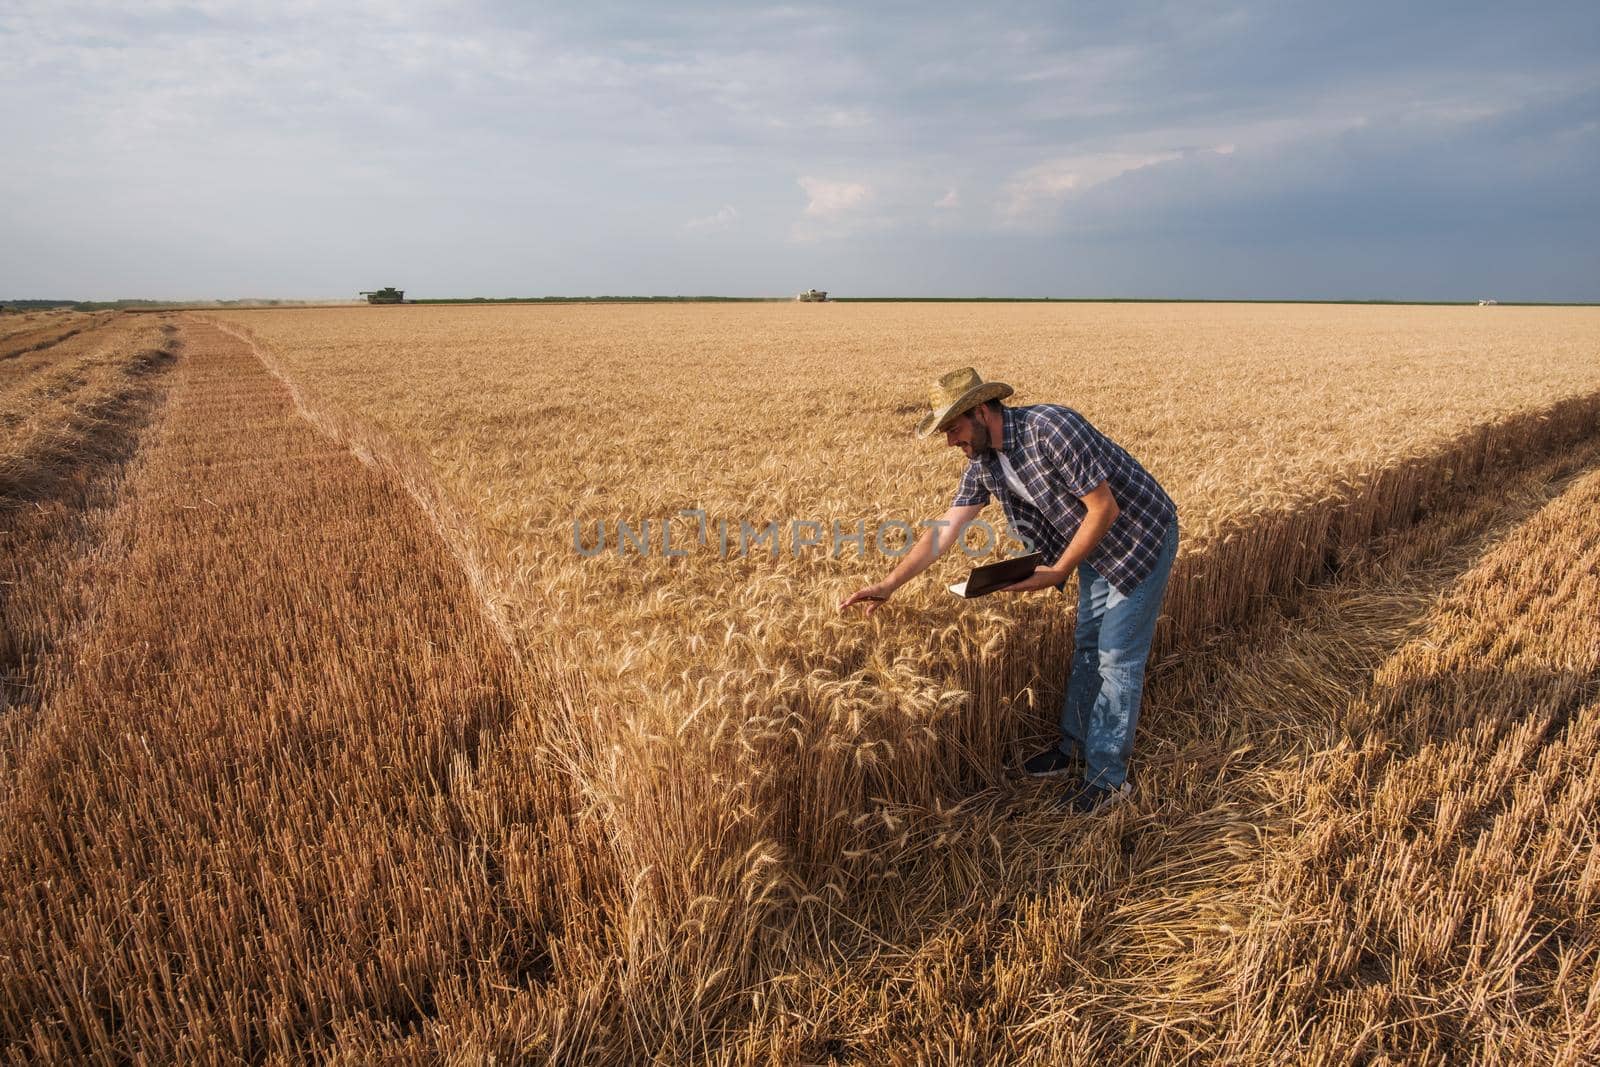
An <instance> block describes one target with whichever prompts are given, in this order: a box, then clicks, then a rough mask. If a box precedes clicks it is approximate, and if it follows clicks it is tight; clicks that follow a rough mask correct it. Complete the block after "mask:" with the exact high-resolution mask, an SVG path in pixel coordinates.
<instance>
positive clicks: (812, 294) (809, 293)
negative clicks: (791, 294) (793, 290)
mask: <svg viewBox="0 0 1600 1067" xmlns="http://www.w3.org/2000/svg"><path fill="white" fill-rule="evenodd" d="M795 299H796V300H798V301H800V302H801V303H802V304H825V303H827V302H828V291H827V290H826V289H807V290H806V291H805V292H803V293H801V294H800V295H799V296H797V297H795Z"/></svg>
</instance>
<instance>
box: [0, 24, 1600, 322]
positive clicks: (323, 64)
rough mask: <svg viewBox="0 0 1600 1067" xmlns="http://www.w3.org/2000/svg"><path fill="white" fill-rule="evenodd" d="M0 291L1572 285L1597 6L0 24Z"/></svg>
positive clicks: (1581, 276)
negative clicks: (384, 288)
mask: <svg viewBox="0 0 1600 1067" xmlns="http://www.w3.org/2000/svg"><path fill="white" fill-rule="evenodd" d="M0 149H3V151H0V157H3V165H0V297H78V298H113V297H158V298H201V297H224V298H226V297H243V296H278V297H346V296H353V295H354V294H355V291H356V290H358V289H365V288H371V287H374V286H378V285H397V286H401V287H403V288H405V289H407V290H408V291H409V292H410V293H411V294H412V295H416V296H430V295H431V296H472V295H484V296H510V295H544V294H602V293H656V294H677V293H721V294H729V295H781V294H786V293H792V292H794V291H796V290H798V289H802V288H806V287H808V286H817V287H821V288H826V289H830V290H833V291H834V292H836V293H839V294H841V295H890V296H899V295H990V296H1001V295H1013V296H1079V297H1083V296H1171V297H1195V298H1232V297H1260V298H1323V299H1342V298H1358V299H1360V298H1403V299H1476V298H1479V297H1488V296H1492V297H1497V298H1499V299H1502V300H1509V299H1528V300H1587V301H1593V300H1600V4H1597V3H1595V2H1594V0H1581V2H1577V3H1571V4H1560V3H1542V4H1534V5H1516V4H1508V3H1503V2H1502V3H1495V4H1480V3H1473V2H1470V0H1466V2H1454V3H1422V2H1412V3H1406V4H1392V3H1381V4H1380V3H1366V2H1363V0H1344V2H1340V3H1328V2H1327V0H1317V2H1312V3H1300V2H1290V0H1284V2H1262V3H1253V2H1243V3H1210V2H1207V0H1184V2H1175V3H1169V4H1167V3H1118V4H1109V3H1107V4H1064V3H1041V4H1001V5H998V6H993V5H987V4H977V3H971V2H967V3H957V4H943V3H933V2H928V0H919V2H917V3H909V4H882V3H874V4H852V5H841V6H781V7H769V8H754V7H749V6H746V5H742V4H725V5H718V4H683V5H674V4H666V5H663V4H659V3H652V4H646V3H629V4H624V3H610V2H607V0H589V2H585V3H582V4H571V5H551V6H546V5H540V4H530V3H477V2H463V3H454V4H416V3H407V2H403V0H381V2H376V3H369V2H367V0H346V2H341V3H328V2H320V3H306V2H300V0H277V2H275V3H272V4H249V5H238V4H232V3H224V2H205V3H164V2H157V0H152V2H147V3H125V4H98V3H74V2H71V0H51V2H48V3H42V2H41V3H35V2H32V0H0Z"/></svg>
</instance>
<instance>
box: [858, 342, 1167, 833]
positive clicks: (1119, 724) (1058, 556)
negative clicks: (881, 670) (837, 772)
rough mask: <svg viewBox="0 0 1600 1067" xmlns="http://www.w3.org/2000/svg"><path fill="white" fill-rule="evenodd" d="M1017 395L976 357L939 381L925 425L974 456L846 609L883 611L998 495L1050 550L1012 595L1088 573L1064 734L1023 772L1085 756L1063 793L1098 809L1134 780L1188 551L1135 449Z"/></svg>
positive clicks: (1055, 768)
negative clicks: (1165, 620) (1142, 703)
mask: <svg viewBox="0 0 1600 1067" xmlns="http://www.w3.org/2000/svg"><path fill="white" fill-rule="evenodd" d="M1011 392H1012V389H1011V387H1010V386H1009V385H1006V384H1005V383H1004V382H985V381H984V380H983V379H982V378H981V377H979V375H978V372H977V371H975V370H973V369H972V368H971V367H963V368H962V369H961V370H958V371H952V372H951V373H949V374H946V375H944V376H943V377H941V378H940V379H939V380H938V382H937V383H936V384H935V385H934V387H933V391H932V406H933V410H932V411H931V412H930V413H929V414H928V415H927V416H926V417H924V418H923V420H922V422H921V424H920V425H919V426H918V427H917V436H918V437H924V438H925V437H928V436H930V435H931V434H933V433H935V432H939V431H943V433H944V435H945V442H946V443H947V444H949V445H950V446H951V447H954V448H959V449H961V451H962V453H963V454H964V455H965V456H966V457H967V458H968V460H969V461H970V462H969V463H968V464H967V468H966V470H965V471H964V472H963V473H962V475H961V484H960V487H959V488H958V489H957V490H956V495H955V499H954V500H953V501H952V502H951V504H950V510H949V511H947V512H945V515H944V518H943V520H942V522H941V523H940V524H934V525H932V526H930V528H929V529H927V530H925V531H924V532H923V534H922V536H921V537H920V538H918V539H917V543H916V544H915V545H914V546H913V547H912V549H911V551H910V552H908V553H907V554H906V556H905V558H904V559H902V560H901V561H900V563H899V565H898V566H896V567H895V568H894V570H893V571H892V572H890V574H889V576H888V577H887V578H885V579H884V580H883V581H881V582H878V583H876V584H874V585H869V586H867V587H866V588H864V589H861V590H858V591H857V592H855V593H853V594H851V595H850V596H849V597H847V598H846V599H845V600H844V601H843V602H841V603H840V605H839V609H840V610H841V611H843V610H844V609H846V608H848V607H850V606H851V605H852V604H863V605H864V606H865V608H866V613H867V614H869V615H870V614H872V612H874V611H876V610H877V609H878V608H879V607H881V606H882V605H883V603H884V602H886V601H887V600H888V599H889V598H890V597H891V596H893V595H894V592H895V590H896V589H899V588H900V587H901V586H902V585H904V584H906V583H907V582H909V581H910V580H911V579H912V578H915V577H916V576H917V575H919V574H921V573H922V572H923V571H925V570H927V569H928V567H929V566H930V565H931V564H932V563H933V561H934V560H936V559H938V558H939V556H940V555H942V554H943V553H944V551H945V549H947V548H949V547H950V545H952V544H954V543H955V541H956V539H957V538H958V537H960V536H961V531H962V530H963V528H965V527H966V525H967V524H968V523H969V522H971V521H972V520H973V519H975V518H976V517H977V515H978V512H979V511H980V510H981V509H982V508H983V506H984V505H985V504H987V503H988V502H989V500H990V499H991V498H993V497H999V498H1000V506H1001V508H1002V509H1003V510H1004V511H1005V515H1006V521H1007V522H1008V523H1009V524H1010V526H1011V529H1012V531H1013V532H1014V533H1016V534H1017V535H1018V536H1019V538H1020V539H1022V540H1023V541H1024V542H1025V543H1026V544H1028V545H1029V546H1030V547H1031V548H1033V549H1035V550H1037V551H1039V552H1040V553H1042V554H1043V556H1044V558H1045V560H1047V561H1050V562H1048V563H1047V565H1045V566H1041V567H1039V568H1038V569H1037V570H1035V571H1034V572H1033V574H1032V576H1030V577H1028V578H1025V579H1023V580H1022V581H1020V582H1017V583H1016V584H1014V585H1010V586H1007V587H1006V588H1005V589H1003V590H1001V591H1002V592H1012V593H1025V592H1030V591H1032V590H1035V589H1046V588H1049V587H1050V586H1055V587H1056V588H1057V589H1060V588H1062V586H1063V584H1064V583H1065V582H1066V580H1067V576H1068V575H1070V574H1071V573H1072V571H1073V570H1074V569H1076V570H1077V572H1078V626H1077V632H1076V635H1075V644H1074V651H1073V657H1072V670H1071V674H1070V676H1069V678H1068V682H1067V693H1066V697H1065V699H1064V700H1063V701H1062V709H1061V740H1060V742H1059V743H1057V744H1056V745H1053V746H1051V747H1050V748H1048V749H1046V750H1045V751H1043V752H1041V753H1039V754H1038V755H1036V756H1034V757H1032V758H1031V759H1029V760H1028V761H1027V762H1026V763H1025V764H1024V765H1023V769H1024V770H1025V771H1027V773H1028V774H1031V775H1034V776H1036V777H1046V776H1053V775H1060V774H1065V773H1067V772H1068V771H1069V770H1070V769H1071V767H1072V764H1073V762H1074V760H1075V759H1077V758H1078V757H1081V758H1082V759H1083V762H1084V774H1083V779H1082V781H1081V782H1079V783H1078V784H1077V785H1075V786H1074V788H1073V789H1071V790H1070V791H1069V792H1068V794H1067V798H1066V803H1067V805H1068V806H1069V807H1070V808H1071V809H1072V810H1074V811H1079V812H1085V813H1087V812H1090V811H1093V810H1095V809H1096V808H1098V807H1099V806H1100V805H1101V804H1102V803H1103V802H1104V801H1106V800H1108V799H1110V798H1112V797H1113V796H1116V795H1120V794H1122V793H1126V792H1127V791H1128V789H1129V786H1128V781H1127V779H1128V757H1129V755H1130V754H1131V752H1132V751H1133V733H1134V728H1135V726H1136V725H1137V724H1138V721H1139V700H1140V696H1141V694H1142V691H1143V688H1144V667H1145V661H1146V659H1148V658H1149V655H1150V642H1151V638H1152V637H1153V636H1154V634H1155V627H1156V618H1157V616H1158V615H1159V613H1160V608H1161V599H1162V596H1163V595H1164V594H1165V592H1166V587H1167V576H1168V574H1169V573H1170V572H1171V570H1172V561H1173V559H1174V558H1175V557H1176V556H1177V554H1178V515H1177V509H1176V508H1174V507H1173V504H1172V499H1171V498H1170V497H1168V496H1167V494H1166V492H1165V491H1164V490H1163V489H1162V488H1161V486H1160V485H1159V484H1158V483H1157V482H1156V480H1155V479H1154V478H1152V477H1151V476H1150V474H1149V473H1148V472H1147V471H1146V470H1145V469H1144V468H1143V467H1142V466H1140V465H1139V462H1138V461H1137V460H1135V459H1134V458H1133V457H1132V456H1130V455H1128V453H1127V452H1126V451H1124V450H1123V449H1122V448H1121V447H1120V446H1118V445H1117V444H1116V443H1115V442H1113V441H1112V440H1111V439H1110V438H1108V437H1106V436H1105V435H1104V434H1102V433H1100V432H1099V431H1098V430H1096V429H1095V428H1094V427H1093V426H1091V425H1090V424H1089V421H1088V420H1087V419H1085V418H1084V417H1083V416H1082V415H1080V414H1078V413H1077V412H1076V411H1073V410H1072V409H1071V408H1067V407H1061V406H1059V405H1055V404H1038V405H1034V406H1032V407H1007V406H1005V405H1004V404H1002V403H1001V400H1003V399H1004V398H1005V397H1008V396H1010V395H1011Z"/></svg>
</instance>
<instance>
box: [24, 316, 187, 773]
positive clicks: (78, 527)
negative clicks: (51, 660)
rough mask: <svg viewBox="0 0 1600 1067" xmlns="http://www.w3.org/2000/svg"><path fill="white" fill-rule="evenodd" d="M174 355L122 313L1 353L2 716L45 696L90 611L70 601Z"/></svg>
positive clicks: (158, 334)
mask: <svg viewBox="0 0 1600 1067" xmlns="http://www.w3.org/2000/svg"><path fill="white" fill-rule="evenodd" d="M171 358H172V354H171V337H170V335H169V334H168V333H167V332H165V331H162V330H159V329H158V328H157V325H156V323H154V322H151V321H148V320H146V321H143V322H139V321H136V320H133V319H130V318H127V317H120V318H118V319H117V321H116V322H115V324H114V325H112V326H110V328H107V329H104V330H97V331H95V332H93V333H77V334H75V335H74V336H72V337H71V338H70V339H63V341H62V342H61V343H59V344H56V345H53V346H47V347H44V348H39V349H35V350H33V351H30V352H29V353H27V354H26V355H21V356H17V357H15V358H12V359H5V360H0V593H3V595H0V715H3V714H4V712H5V711H6V710H7V708H8V707H11V706H20V705H28V704H33V703H36V702H37V699H38V696H39V689H38V679H37V678H35V677H33V670H32V668H33V666H34V665H36V664H37V663H38V662H39V661H40V660H41V659H42V657H43V656H44V655H45V653H46V652H47V651H48V650H49V648H51V647H52V646H53V645H54V644H55V643H56V642H57V641H58V640H59V639H60V638H61V637H62V636H63V634H64V632H65V631H64V628H65V627H70V626H71V625H73V620H75V619H76V617H77V616H78V615H79V614H80V613H81V612H80V610H79V609H78V608H76V607H73V606H71V605H70V601H71V600H72V598H74V597H77V596H79V595H80V594H81V593H82V592H83V590H84V589H85V588H86V587H87V585H88V582H87V580H86V579H85V578H84V577H83V575H82V573H81V572H82V570H83V568H84V567H86V566H87V565H88V561H89V556H90V552H91V550H92V548H93V547H94V546H95V545H96V544H97V543H98V542H99V540H100V529H99V526H100V520H101V519H102V518H103V517H104V512H105V509H106V507H107V506H108V504H109V502H110V501H111V500H112V495H111V494H112V492H113V490H114V487H115V482H116V476H117V473H118V471H119V470H120V468H121V465H122V463H123V462H124V461H126V460H127V458H128V457H129V456H130V455H132V453H133V449H134V446H135V442H136V438H137V434H138V431H139V429H140V427H141V425H142V424H143V421H144V419H145V418H146V416H147V414H148V412H149V410H150V408H151V407H152V406H153V404H154V403H155V401H156V399H157V398H158V396H159V394H160V390H161V372H162V371H163V370H164V369H165V368H166V367H167V366H168V365H169V364H170V362H171ZM5 721H6V722H7V723H8V724H9V722H10V720H5ZM9 756H10V752H9V750H7V751H5V752H3V753H0V775H3V773H4V771H5V769H6V767H7V765H8V764H7V761H8V759H9Z"/></svg>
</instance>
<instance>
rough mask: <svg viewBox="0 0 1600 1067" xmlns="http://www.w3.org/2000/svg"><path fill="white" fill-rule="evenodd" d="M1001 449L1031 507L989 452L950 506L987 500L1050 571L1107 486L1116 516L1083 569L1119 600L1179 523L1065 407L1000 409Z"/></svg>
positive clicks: (1138, 471) (1146, 482) (1107, 443)
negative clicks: (1088, 501) (996, 502)
mask: <svg viewBox="0 0 1600 1067" xmlns="http://www.w3.org/2000/svg"><path fill="white" fill-rule="evenodd" d="M1000 421H1001V423H1002V424H1003V426H1004V427H1005V429H1004V431H1003V434H1002V437H1001V441H1000V451H1002V452H1004V453H1005V454H1006V458H1007V459H1008V460H1010V462H1011V466H1012V469H1013V470H1015V471H1016V474H1017V477H1018V478H1019V479H1020V480H1021V481H1022V486H1023V488H1024V489H1026V490H1027V491H1028V495H1029V496H1030V497H1032V498H1033V503H1031V504H1030V503H1029V502H1028V501H1026V500H1024V499H1022V498H1021V497H1020V496H1018V495H1017V494H1016V493H1015V492H1013V491H1012V489H1011V485H1010V484H1009V483H1008V482H1007V481H1006V477H1005V472H1004V470H1003V469H1002V468H1001V466H1000V458H999V456H998V455H996V454H995V453H994V452H990V453H989V454H988V455H987V456H981V457H974V458H973V460H972V462H970V463H968V464H967V469H966V470H965V471H964V472H963V473H962V475H961V487H960V488H959V489H957V490H956V496H955V500H953V501H952V502H951V504H952V506H953V507H961V506H963V505H967V504H978V505H983V504H987V503H988V502H989V498H990V496H991V495H993V496H998V497H999V498H1000V507H1001V508H1002V509H1004V511H1005V513H1006V521H1007V522H1008V523H1009V524H1010V526H1011V532H1012V533H1013V534H1015V535H1016V537H1017V539H1018V540H1020V541H1022V543H1023V544H1025V545H1027V546H1028V548H1029V549H1030V550H1036V551H1038V552H1041V553H1043V554H1044V558H1045V563H1046V565H1052V564H1054V563H1055V561H1056V560H1058V559H1060V558H1061V554H1062V553H1063V552H1065V551H1066V550H1067V545H1068V544H1070V543H1071V541H1072V538H1073V535H1074V534H1076V533H1077V532H1078V526H1079V525H1080V524H1081V523H1082V522H1083V517H1084V515H1085V514H1087V512H1088V508H1086V507H1085V506H1084V503H1083V501H1082V500H1081V499H1079V498H1080V497H1085V496H1088V495H1089V494H1090V493H1091V492H1093V491H1094V489H1095V488H1096V487H1098V486H1099V485H1100V483H1101V482H1109V483H1110V485H1111V495H1112V496H1113V497H1115V498H1116V501H1117V507H1118V509H1119V513H1118V515H1117V518H1116V521H1115V522H1113V523H1112V524H1111V528H1110V529H1109V530H1107V531H1106V534H1105V536H1104V537H1102V538H1101V539H1100V543H1099V544H1097V545H1095V546H1094V549H1093V550H1092V551H1091V552H1090V553H1089V556H1088V558H1087V559H1086V560H1084V562H1085V563H1088V564H1089V565H1090V566H1091V567H1093V568H1094V569H1095V570H1096V571H1097V572H1098V573H1099V574H1100V575H1101V577H1103V578H1105V580H1106V581H1108V582H1110V583H1111V585H1112V586H1114V587H1115V588H1116V589H1117V591H1118V592H1120V593H1122V594H1123V595H1124V596H1126V595H1128V594H1130V593H1132V592H1133V590H1134V589H1135V588H1136V587H1137V586H1138V585H1139V583H1140V582H1142V581H1144V580H1145V578H1147V577H1149V575H1150V572H1151V571H1152V570H1154V569H1155V566H1156V560H1157V557H1158V556H1159V555H1160V554H1161V542H1162V539H1163V538H1164V537H1165V536H1166V532H1167V528H1168V527H1169V526H1171V524H1172V523H1174V522H1176V521H1177V519H1178V511H1177V508H1176V507H1174V506H1173V503H1172V498H1171V497H1169V496H1167V494H1166V491H1165V490H1163V489H1162V488H1161V486H1160V484H1158V483H1157V482H1156V480H1155V479H1154V478H1152V477H1150V474H1149V473H1148V472H1147V471H1146V470H1145V469H1144V468H1143V467H1141V466H1140V465H1139V461H1138V460H1136V459H1134V458H1133V457H1132V456H1130V455H1128V453H1127V452H1126V451H1124V450H1123V449H1122V447H1121V446H1119V445H1118V444H1117V443H1116V442H1114V441H1112V440H1111V439H1110V438H1109V437H1107V436H1106V435H1105V434H1103V433H1101V432H1100V431H1099V430H1096V429H1095V428H1094V427H1093V426H1091V425H1090V424H1089V420H1088V419H1086V418H1084V417H1083V416H1082V415H1080V414H1078V413H1077V412H1076V411H1073V410H1072V409H1071V408H1068V407H1061V406H1060V405H1058V404H1036V405H1034V406H1032V407H1003V408H1001V409H1000Z"/></svg>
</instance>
